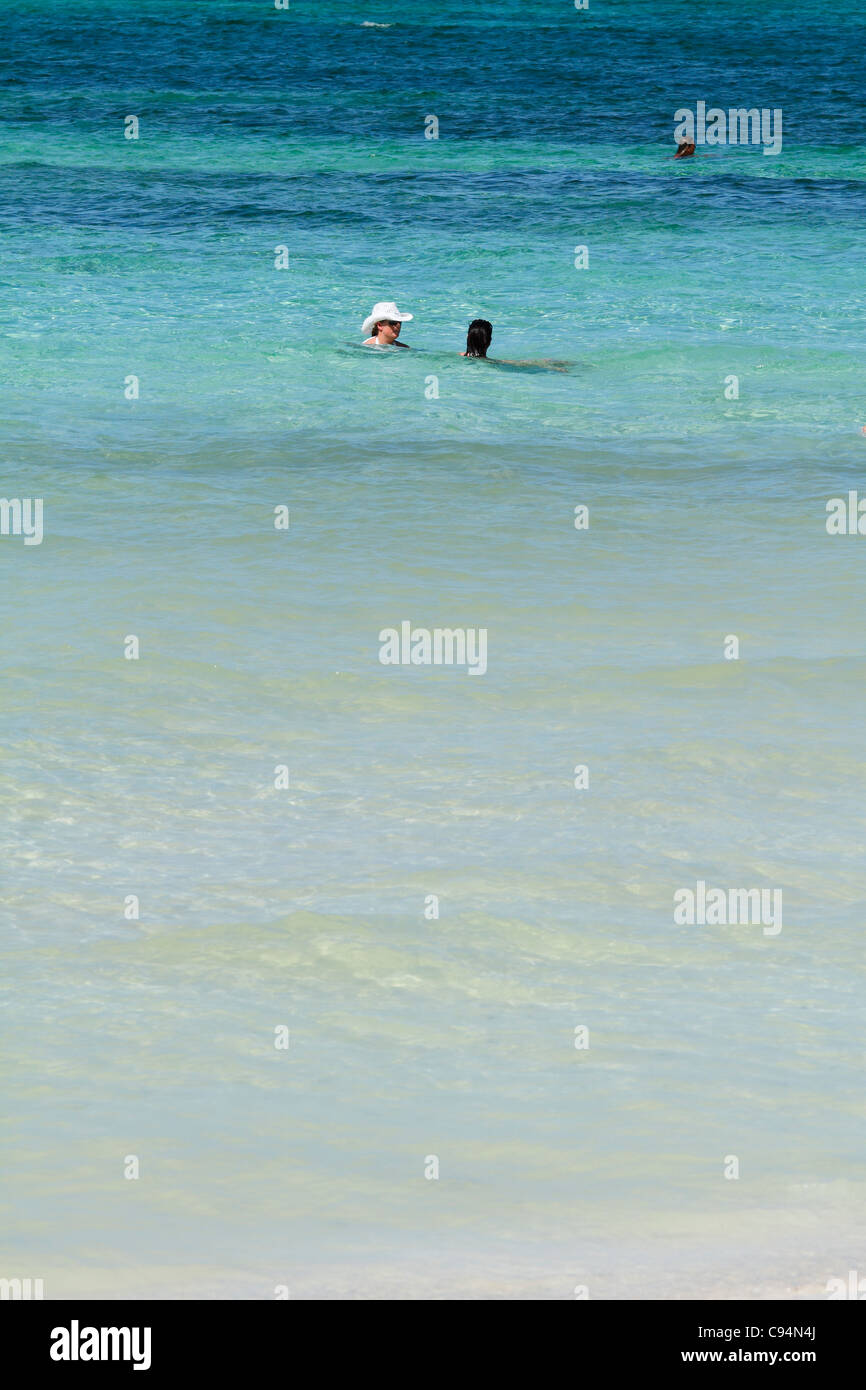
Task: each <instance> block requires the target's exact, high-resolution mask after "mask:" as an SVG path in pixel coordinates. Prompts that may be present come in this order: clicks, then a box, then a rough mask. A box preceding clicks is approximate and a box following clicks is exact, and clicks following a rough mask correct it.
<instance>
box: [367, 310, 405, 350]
mask: <svg viewBox="0 0 866 1390" xmlns="http://www.w3.org/2000/svg"><path fill="white" fill-rule="evenodd" d="M413 317H414V315H413V314H401V313H400V310H399V309H398V308H397V305H396V304H395V303H394V301H393V299H380V300H379V303H378V304H374V305H373V312H372V314H368V315H367V317H366V318H365V319H364V322H363V324H362V325H361V332H362V333H363V334H364V337H365V338H366V342H365V344H364V346H365V347H369V346H371V345H372V344H374V343H375V344H377V345H378V346H379V347H391V346H392V345H393V344H394V343H396V341H397V339H398V338H399V336H400V329H401V327H402V325H403V324H404V323H409V321H410V320H411V319H412V318H413ZM368 334H372V337H369V336H368ZM400 346H401V347H402V346H403V344H402V343H401V344H400Z"/></svg>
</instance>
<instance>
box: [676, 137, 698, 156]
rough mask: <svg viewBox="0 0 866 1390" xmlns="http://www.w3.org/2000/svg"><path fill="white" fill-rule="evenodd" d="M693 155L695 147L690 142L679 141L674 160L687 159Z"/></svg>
mask: <svg viewBox="0 0 866 1390" xmlns="http://www.w3.org/2000/svg"><path fill="white" fill-rule="evenodd" d="M694 153H695V146H694V144H693V143H692V141H691V140H681V141H680V143H679V144H678V145H677V152H676V154H675V155H674V159H688V157H689V155H692V154H694Z"/></svg>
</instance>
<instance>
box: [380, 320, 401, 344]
mask: <svg viewBox="0 0 866 1390" xmlns="http://www.w3.org/2000/svg"><path fill="white" fill-rule="evenodd" d="M400 328H401V325H400V324H399V323H395V322H394V320H393V319H383V320H382V322H381V323H380V324H379V341H380V342H381V343H396V341H397V339H398V338H399V336H400Z"/></svg>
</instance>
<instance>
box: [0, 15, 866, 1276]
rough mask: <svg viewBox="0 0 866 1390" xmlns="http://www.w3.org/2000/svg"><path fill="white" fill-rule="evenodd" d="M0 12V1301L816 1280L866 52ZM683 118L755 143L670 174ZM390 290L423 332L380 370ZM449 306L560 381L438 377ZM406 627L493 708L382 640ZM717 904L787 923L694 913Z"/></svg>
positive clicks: (857, 401)
mask: <svg viewBox="0 0 866 1390" xmlns="http://www.w3.org/2000/svg"><path fill="white" fill-rule="evenodd" d="M407 16H408V17H407ZM0 19H2V27H3V30H4V32H5V34H6V37H7V42H6V44H5V45H4V47H5V51H6V54H7V57H6V59H5V61H4V72H3V82H2V83H0V90H2V96H0V117H2V125H0V231H2V237H3V250H4V254H3V261H2V266H0V323H2V335H0V379H2V381H3V395H2V407H0V409H2V439H3V451H4V462H3V472H2V491H3V495H4V496H6V497H42V498H43V499H44V516H45V521H44V526H45V536H44V540H43V543H42V544H41V545H39V546H25V545H24V544H23V539H22V538H21V537H16V536H4V537H2V538H0V566H2V578H3V585H2V610H3V642H2V660H3V670H2V691H3V705H4V738H3V747H2V761H0V798H2V812H3V822H4V825H5V827H6V836H5V848H4V853H3V886H4V893H3V899H4V921H5V928H4V941H5V943H6V944H5V946H4V960H3V966H4V969H3V983H4V990H5V992H6V993H7V999H6V1009H5V1017H6V1036H7V1039H8V1042H7V1047H6V1049H5V1066H4V1072H5V1088H6V1089H7V1092H8V1099H7V1108H8V1109H9V1111H10V1113H11V1115H12V1121H11V1123H10V1125H9V1128H8V1132H7V1136H6V1138H5V1140H4V1141H3V1170H4V1175H5V1181H4V1185H3V1193H2V1202H3V1229H4V1237H3V1244H2V1247H0V1253H2V1269H0V1273H2V1274H3V1275H4V1276H7V1277H12V1276H14V1275H16V1274H18V1275H22V1276H23V1275H28V1274H29V1275H31V1276H39V1275H44V1276H46V1278H47V1293H48V1295H49V1296H51V1295H54V1296H59V1295H61V1294H64V1293H67V1292H72V1291H74V1292H77V1293H82V1294H84V1295H90V1294H93V1295H96V1294H99V1293H101V1292H104V1291H105V1290H106V1289H108V1290H110V1291H112V1292H115V1293H120V1294H123V1293H143V1294H145V1295H149V1296H158V1295H159V1294H160V1293H166V1292H168V1293H171V1294H176V1293H184V1292H186V1293H193V1294H201V1293H202V1292H205V1293H207V1292H225V1291H229V1292H231V1293H234V1294H242V1295H244V1296H253V1297H256V1296H258V1297H268V1296H270V1295H271V1293H272V1290H273V1287H274V1285H275V1284H278V1283H289V1284H290V1285H291V1287H292V1289H293V1293H295V1294H296V1296H299V1297H303V1296H305V1294H306V1295H314V1296H315V1295H322V1294H325V1295H327V1294H336V1295H340V1296H342V1295H343V1294H347V1295H350V1296H369V1295H371V1294H376V1293H382V1292H389V1291H393V1290H395V1289H396V1290H397V1291H398V1292H399V1294H400V1296H406V1297H413V1296H421V1295H423V1294H425V1293H429V1292H431V1291H433V1292H434V1293H436V1294H442V1293H445V1294H448V1293H454V1292H455V1291H457V1292H458V1293H467V1294H469V1295H471V1294H477V1293H481V1294H485V1293H492V1294H493V1295H494V1296H496V1295H508V1296H511V1295H514V1296H519V1295H521V1294H525V1293H527V1292H528V1293H536V1294H539V1295H541V1296H544V1297H569V1296H571V1290H572V1288H573V1285H574V1284H575V1282H577V1281H578V1280H583V1281H585V1282H587V1283H588V1284H589V1286H590V1289H591V1291H592V1292H593V1294H601V1295H610V1294H614V1295H615V1294H620V1295H626V1296H630V1295H634V1294H644V1295H646V1293H647V1292H648V1291H654V1292H661V1293H670V1294H674V1295H688V1294H690V1293H691V1294H692V1295H693V1296H694V1295H695V1294H698V1295H699V1294H701V1293H706V1292H710V1291H714V1290H719V1289H721V1290H722V1291H731V1292H734V1293H740V1294H742V1293H745V1292H748V1291H749V1290H750V1289H752V1288H756V1289H758V1290H762V1291H767V1290H781V1291H783V1292H795V1293H796V1292H801V1293H802V1292H804V1291H805V1292H806V1293H814V1294H819V1293H820V1292H822V1291H823V1289H824V1287H825V1284H826V1280H827V1279H828V1278H830V1277H833V1276H835V1275H839V1274H842V1275H844V1274H845V1273H846V1271H847V1269H848V1268H849V1266H850V1265H853V1264H854V1263H856V1260H857V1258H858V1256H859V1257H860V1258H862V1248H863V1247H862V1234H863V1226H864V1222H863V1214H862V1213H863V1208H862V1198H863V1169H862V1141H863V1114H862V1100H861V1095H862V1084H861V1074H862V1057H863V1045H864V1038H863V1023H862V973H863V967H862V950H861V942H860V933H861V930H862V905H863V888H862V853H861V846H862V841H863V834H864V813H863V799H862V786H863V777H864V770H866V769H864V758H863V754H862V751H861V749H860V743H861V739H860V723H861V719H860V711H861V704H862V699H861V690H862V682H863V674H864V655H863V653H864V643H863V638H862V635H861V633H860V624H859V623H858V620H857V613H858V605H859V599H860V595H861V592H862V583H863V567H864V563H866V558H864V557H866V551H862V550H861V547H862V546H866V541H864V540H863V538H862V537H858V536H838V537H837V536H829V535H828V534H827V531H826V527H825V515H826V514H825V504H826V501H827V499H828V498H830V497H837V496H845V495H846V493H847V491H848V490H849V488H857V487H858V486H859V487H860V488H861V491H863V492H864V494H866V481H864V477H863V460H864V450H866V440H864V438H863V436H862V434H861V433H860V427H861V425H862V424H863V423H864V421H866V403H864V400H863V396H862V370H861V358H862V349H863V343H864V336H866V317H864V315H866V301H864V294H863V288H862V284H863V280H862V267H863V264H864V252H866V232H864V219H863V213H864V193H863V188H864V177H866V147H864V145H863V143H862V132H861V129H860V122H861V113H862V99H863V91H862V75H861V71H860V67H859V65H858V64H857V63H856V62H854V61H852V60H851V54H852V53H856V52H858V51H859V49H860V46H861V41H862V31H863V18H862V16H858V15H857V14H852V13H850V12H849V10H848V7H847V6H846V5H841V4H839V5H834V4H826V3H821V4H820V5H818V4H817V3H815V4H813V3H803V4H800V5H799V6H798V7H797V8H796V11H794V12H792V11H791V10H790V9H789V7H788V6H787V5H781V4H778V5H774V4H769V5H762V6H760V7H757V6H754V5H751V4H745V3H740V4H736V5H728V6H726V7H725V8H724V12H721V11H712V12H700V11H699V12H697V13H695V12H693V11H692V9H691V7H690V6H687V5H684V4H680V3H672V2H670V3H665V4H657V5H649V4H646V3H640V4H638V3H637V0H619V3H609V4H604V5H603V4H601V3H599V4H598V5H596V3H595V0H593V3H592V5H591V9H590V11H589V12H587V13H585V14H581V13H578V12H575V11H574V10H573V9H570V8H569V7H568V6H567V5H564V4H558V3H557V4H554V3H552V2H551V3H541V2H540V0H539V3H533V4H528V3H521V4H519V5H518V4H516V3H512V4H496V5H494V4H491V3H478V4H476V5H475V6H473V8H472V13H471V16H468V15H467V13H466V11H465V7H464V6H462V5H461V6H458V5H456V4H444V5H439V6H436V7H428V6H426V5H420V4H419V5H417V6H407V5H406V4H401V5H396V4H394V3H390V0H388V3H386V2H385V0H381V2H380V3H368V4H365V5H364V6H362V7H361V10H358V7H356V6H346V5H337V4H318V5H317V6H316V7H315V8H314V7H313V6H311V5H306V4H302V3H297V0H293V3H292V8H291V10H290V11H287V12H276V11H273V12H271V11H268V10H267V8H266V7H265V6H264V5H259V4H254V3H252V2H251V0H243V3H242V2H241V0H230V2H228V3H222V2H221V0H220V3H212V4H207V5H197V6H185V5H177V4H175V3H172V4H170V5H169V4H168V3H163V0H151V2H150V3H147V4H144V5H139V6H137V7H136V8H135V10H134V12H132V11H130V10H129V9H128V7H126V6H120V5H117V4H115V3H114V0H108V2H107V3H91V4H89V5H77V6H76V5H71V6H70V5H66V6H64V7H63V11H62V15H59V14H58V12H55V11H53V10H52V11H46V10H45V9H44V7H42V6H36V5H33V4H30V5H16V6H12V5H10V4H8V3H3V4H2V6H0ZM374 24H375V25H387V26H389V27H383V28H377V27H372V26H373V25H374ZM698 99H705V100H707V102H708V103H714V102H717V103H718V104H719V105H723V106H728V105H744V106H751V105H757V106H767V107H772V106H781V107H782V109H783V111H784V120H785V138H784V147H783V150H782V153H781V154H780V155H779V156H778V157H772V158H768V157H763V156H762V154H761V151H760V149H735V148H731V149H727V148H721V149H719V150H716V151H713V152H712V154H710V155H708V157H706V158H702V159H700V160H694V161H690V162H682V163H676V164H675V163H672V162H671V159H670V155H671V152H672V149H673V142H672V138H671V134H672V128H673V113H674V111H675V110H676V108H677V107H679V106H682V105H690V104H693V103H694V102H695V101H697V100H698ZM130 113H135V114H138V115H139V117H140V121H141V131H140V139H139V140H138V141H137V142H136V141H127V140H125V139H124V138H123V123H124V118H125V117H126V116H127V115H128V114H130ZM429 113H433V114H437V115H438V117H439V120H440V138H439V140H438V141H428V140H425V139H424V119H425V116H426V115H427V114H429ZM281 245H284V246H286V247H288V251H289V268H288V269H287V270H285V271H278V270H276V269H275V268H274V259H275V248H276V247H278V246H281ZM577 245H586V246H588V248H589V267H588V269H586V270H577V269H575V266H574V251H575V247H576V246H577ZM391 297H395V298H396V299H397V302H398V303H399V304H400V305H401V307H402V306H404V305H405V306H408V307H409V309H411V311H412V312H413V313H414V314H415V316H416V317H415V320H414V321H413V322H412V323H411V324H409V325H407V326H406V329H405V330H404V338H405V340H406V341H407V342H409V343H410V344H411V346H412V351H411V352H408V353H403V354H399V353H396V352H393V353H387V354H381V353H380V354H375V353H369V352H364V351H363V350H362V349H361V348H360V346H359V344H360V341H361V334H360V324H361V321H362V319H363V318H364V316H365V315H366V314H367V313H368V312H369V309H370V308H371V306H372V303H373V302H374V300H376V299H378V298H391ZM476 316H483V317H486V318H489V319H490V320H492V322H493V324H494V342H493V348H492V352H493V353H494V354H495V355H496V356H499V357H501V358H503V359H515V360H517V361H525V360H527V359H530V360H535V361H549V360H551V359H552V360H554V361H556V362H558V363H560V364H565V365H566V367H567V370H565V371H551V370H542V369H539V368H536V369H532V368H514V367H509V366H508V365H507V364H506V365H503V364H501V363H495V362H488V363H481V362H466V361H464V360H462V359H461V358H460V357H459V356H458V353H459V351H460V349H461V348H462V347H463V344H464V335H465V329H466V325H467V323H468V321H469V320H470V319H471V318H474V317H476ZM731 374H734V375H736V376H737V377H738V378H739V398H738V399H736V400H731V399H726V397H725V384H726V378H728V377H729V376H730V375H731ZM130 375H135V376H136V377H138V379H139V383H140V394H139V398H138V399H137V400H128V399H126V397H125V394H124V386H125V382H126V379H127V378H128V377H129V376H130ZM433 378H435V384H434V383H433V382H432V380H431V379H433ZM436 391H438V395H436ZM431 397H432V398H431ZM580 504H583V505H586V506H588V507H589V512H590V525H589V529H588V530H576V529H575V527H574V524H573V522H574V509H575V507H576V506H578V505H580ZM280 505H285V506H288V507H289V508H290V514H291V524H290V529H289V530H288V531H287V532H284V531H277V530H275V529H274V525H273V518H274V508H275V507H277V506H280ZM404 619H408V620H410V621H411V622H412V623H413V624H415V625H419V626H426V627H429V628H433V627H439V626H441V627H467V628H479V627H483V628H486V629H487V631H488V648H489V650H488V670H487V672H486V674H485V675H484V676H483V677H481V678H471V677H469V676H468V675H467V673H466V671H465V670H461V669H447V668H446V669H433V668H423V667H421V668H413V667H409V668H403V667H396V668H392V667H387V666H383V665H381V664H380V662H379V660H378V653H379V632H380V631H381V630H382V629H384V628H386V627H392V626H394V627H398V626H399V624H400V622H401V621H402V620H404ZM130 634H134V635H136V636H137V637H138V638H139V642H140V659H139V660H138V661H128V660H125V659H124V655H123V652H124V642H125V639H126V637H127V636H128V635H130ZM729 634H735V635H737V636H738V638H739V641H740V659H739V660H738V661H728V660H725V658H724V651H723V649H724V643H725V639H726V637H727V636H728V635H729ZM576 764H586V765H587V766H588V767H589V769H590V786H589V789H588V790H583V791H579V790H576V789H575V787H574V785H573V779H574V768H575V765H576ZM277 765H286V766H287V767H288V768H289V781H290V785H289V788H288V790H276V789H275V788H274V769H275V767H276V766H277ZM698 879H703V880H705V881H706V882H707V883H708V884H710V885H711V886H717V887H724V888H728V887H734V888H750V887H768V888H773V887H775V888H780V889H781V890H782V892H783V897H784V925H783V929H782V931H781V932H780V933H779V934H778V935H777V936H768V935H764V933H763V932H762V929H761V926H760V925H740V926H727V927H718V926H693V927H689V926H680V925H677V924H675V922H674V919H673V894H674V892H675V891H676V890H677V889H679V888H682V887H688V886H692V887H694V885H695V883H696V881H697V880H698ZM130 894H135V895H136V896H137V897H138V898H139V900H140V917H139V918H138V920H126V919H125V918H124V900H125V899H126V898H127V895H130ZM429 894H435V895H437V896H438V898H439V913H440V915H439V918H438V920H428V919H427V918H425V915H424V906H425V899H426V896H427V895H429ZM281 1024H282V1025H286V1026H288V1027H289V1028H290V1030H291V1041H290V1046H289V1049H288V1051H287V1052H283V1051H277V1050H276V1049H275V1047H274V1029H275V1027H277V1026H278V1025H281ZM579 1025H584V1026H586V1027H588V1028H589V1030H590V1047H589V1049H588V1050H580V1051H579V1050H576V1049H575V1047H574V1030H575V1027H577V1026H579ZM128 1154H135V1155H137V1156H138V1157H139V1160H140V1164H141V1177H140V1178H139V1180H138V1181H137V1182H131V1181H126V1180H124V1177H123V1165H124V1159H125V1156H126V1155H128ZM428 1155H436V1156H438V1158H439V1162H440V1177H439V1181H438V1182H432V1181H426V1180H425V1178H424V1167H425V1159H426V1156H428ZM728 1155H736V1156H737V1157H738V1158H739V1162H740V1178H739V1180H738V1181H727V1180H725V1178H724V1176H723V1172H724V1165H725V1160H726V1157H727V1156H728ZM846 1260H847V1261H848V1263H847V1264H846V1263H845V1261H846ZM7 1266H8V1270H7Z"/></svg>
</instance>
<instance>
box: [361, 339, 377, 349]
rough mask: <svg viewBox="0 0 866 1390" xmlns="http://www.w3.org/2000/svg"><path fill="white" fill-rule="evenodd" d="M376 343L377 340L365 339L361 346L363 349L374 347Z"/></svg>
mask: <svg viewBox="0 0 866 1390" xmlns="http://www.w3.org/2000/svg"><path fill="white" fill-rule="evenodd" d="M375 341H376V339H375V338H365V339H364V341H363V343H362V344H361V347H372V346H373V344H374V343H375Z"/></svg>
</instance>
